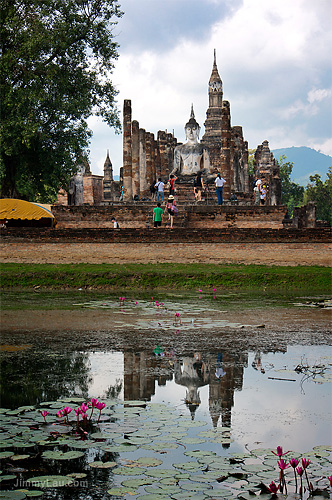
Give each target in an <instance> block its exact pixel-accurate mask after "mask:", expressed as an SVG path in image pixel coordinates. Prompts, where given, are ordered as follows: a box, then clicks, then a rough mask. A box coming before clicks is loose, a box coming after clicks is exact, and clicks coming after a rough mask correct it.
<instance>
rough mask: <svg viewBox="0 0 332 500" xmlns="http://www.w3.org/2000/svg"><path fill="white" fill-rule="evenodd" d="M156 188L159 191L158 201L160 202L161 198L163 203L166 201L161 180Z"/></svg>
mask: <svg viewBox="0 0 332 500" xmlns="http://www.w3.org/2000/svg"><path fill="white" fill-rule="evenodd" d="M155 187H156V188H157V189H158V191H157V201H159V198H161V201H164V183H163V181H162V180H161V179H160V178H159V179H158V182H156V184H155Z"/></svg>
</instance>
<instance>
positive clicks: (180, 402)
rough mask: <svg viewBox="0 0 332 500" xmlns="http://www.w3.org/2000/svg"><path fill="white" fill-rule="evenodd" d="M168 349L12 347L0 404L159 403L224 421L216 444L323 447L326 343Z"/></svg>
mask: <svg viewBox="0 0 332 500" xmlns="http://www.w3.org/2000/svg"><path fill="white" fill-rule="evenodd" d="M218 347H219V348H218V350H216V351H214V352H199V351H193V352H192V353H191V354H188V353H186V354H185V355H182V354H181V352H179V353H178V352H176V351H175V349H172V348H167V349H163V347H162V346H160V345H156V346H155V347H154V349H153V350H148V351H140V352H132V351H124V350H123V351H115V350H110V351H88V352H77V351H74V352H71V351H68V352H61V351H57V352H55V351H54V350H50V349H43V350H40V349H36V348H35V347H34V346H32V345H31V346H29V345H25V346H20V347H16V349H15V350H14V351H11V350H9V349H7V350H4V351H3V353H2V368H1V376H2V380H3V381H4V382H5V384H3V385H2V387H1V392H2V394H1V399H2V406H3V407H7V408H17V407H19V406H24V405H28V404H33V405H35V404H39V403H41V402H43V401H53V400H56V399H58V398H63V397H68V396H72V395H77V396H81V395H82V396H83V397H86V398H90V397H98V398H101V399H102V398H105V399H110V398H111V399H114V398H116V399H119V400H125V401H126V400H146V401H151V402H152V403H167V404H168V405H170V406H171V407H173V408H177V409H178V410H180V411H181V414H182V415H183V417H185V418H188V417H189V418H191V419H192V420H199V421H205V422H207V423H208V425H209V426H210V427H211V428H215V427H227V428H229V429H230V430H231V440H230V442H229V443H224V444H223V447H224V448H225V449H226V448H230V450H231V451H236V452H239V451H243V450H244V449H245V447H246V445H248V444H249V445H250V446H251V447H252V446H253V445H254V443H260V444H261V445H263V446H266V447H276V446H277V445H279V444H283V445H284V446H286V447H287V448H292V449H296V450H297V451H306V450H308V449H310V448H312V447H313V446H315V445H317V444H324V443H325V444H326V443H331V442H332V440H331V427H330V418H331V362H332V357H331V354H332V352H331V348H330V347H329V346H320V345H314V346H307V345H292V346H288V347H287V348H286V349H282V350H276V349H274V350H265V351H258V350H257V351H250V350H249V351H248V350H246V349H245V347H243V349H242V350H241V349H239V348H237V349H236V350H232V349H231V348H230V347H229V346H228V345H227V347H226V348H225V350H223V349H222V344H220V345H219V346H218Z"/></svg>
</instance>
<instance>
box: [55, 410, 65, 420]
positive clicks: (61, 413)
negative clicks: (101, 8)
mask: <svg viewBox="0 0 332 500" xmlns="http://www.w3.org/2000/svg"><path fill="white" fill-rule="evenodd" d="M56 414H57V416H58V417H59V418H62V417H63V416H64V413H63V411H62V410H58V411H57V412H56Z"/></svg>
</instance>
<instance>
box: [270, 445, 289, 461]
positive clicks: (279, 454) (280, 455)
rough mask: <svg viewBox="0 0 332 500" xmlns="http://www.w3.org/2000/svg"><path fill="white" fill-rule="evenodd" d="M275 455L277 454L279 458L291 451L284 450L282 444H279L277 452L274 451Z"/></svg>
mask: <svg viewBox="0 0 332 500" xmlns="http://www.w3.org/2000/svg"><path fill="white" fill-rule="evenodd" d="M272 453H273V454H274V455H277V456H278V457H279V458H281V457H282V456H283V455H287V453H289V451H285V453H284V452H283V451H282V446H277V453H276V452H275V451H272Z"/></svg>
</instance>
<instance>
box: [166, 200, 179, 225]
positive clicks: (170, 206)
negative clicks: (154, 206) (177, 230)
mask: <svg viewBox="0 0 332 500" xmlns="http://www.w3.org/2000/svg"><path fill="white" fill-rule="evenodd" d="M166 210H167V212H168V220H169V221H170V223H171V229H172V228H173V222H174V215H175V214H177V211H178V209H177V207H176V202H175V200H174V196H173V195H172V194H170V195H169V197H168V199H167V203H166V207H165V211H166Z"/></svg>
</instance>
